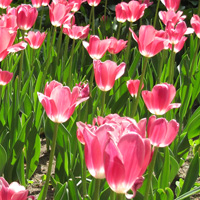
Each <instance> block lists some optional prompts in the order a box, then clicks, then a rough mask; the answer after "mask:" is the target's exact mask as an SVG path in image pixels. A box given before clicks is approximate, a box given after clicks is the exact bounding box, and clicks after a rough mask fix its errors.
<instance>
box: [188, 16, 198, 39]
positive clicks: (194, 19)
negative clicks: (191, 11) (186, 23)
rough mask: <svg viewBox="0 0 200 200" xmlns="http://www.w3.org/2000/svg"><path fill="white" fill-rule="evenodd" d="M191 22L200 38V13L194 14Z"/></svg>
mask: <svg viewBox="0 0 200 200" xmlns="http://www.w3.org/2000/svg"><path fill="white" fill-rule="evenodd" d="M190 23H191V25H192V28H193V29H194V32H195V33H196V35H197V37H198V38H200V17H199V16H198V15H193V17H192V18H191V20H190Z"/></svg>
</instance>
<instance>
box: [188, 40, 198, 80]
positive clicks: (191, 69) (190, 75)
mask: <svg viewBox="0 0 200 200" xmlns="http://www.w3.org/2000/svg"><path fill="white" fill-rule="evenodd" d="M199 46H200V40H199V39H198V42H197V47H196V51H195V52H194V56H193V58H192V64H191V66H190V72H189V78H190V79H191V78H192V73H193V70H194V62H195V59H196V56H197V53H198V51H199Z"/></svg>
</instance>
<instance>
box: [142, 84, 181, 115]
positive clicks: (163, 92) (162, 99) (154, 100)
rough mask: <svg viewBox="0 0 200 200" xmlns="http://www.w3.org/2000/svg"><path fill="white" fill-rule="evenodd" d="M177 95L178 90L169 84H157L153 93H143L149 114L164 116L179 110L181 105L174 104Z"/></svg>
mask: <svg viewBox="0 0 200 200" xmlns="http://www.w3.org/2000/svg"><path fill="white" fill-rule="evenodd" d="M175 95H176V89H175V87H174V86H173V85H171V84H168V83H162V84H157V85H155V86H154V87H153V89H152V91H151V92H150V91H146V90H145V91H142V97H143V100H144V103H145V104H146V106H147V109H148V110H149V112H151V113H152V114H155V115H163V114H165V113H166V112H167V111H169V110H171V109H173V108H179V107H180V106H181V104H180V103H172V104H171V102H172V100H173V99H174V97H175Z"/></svg>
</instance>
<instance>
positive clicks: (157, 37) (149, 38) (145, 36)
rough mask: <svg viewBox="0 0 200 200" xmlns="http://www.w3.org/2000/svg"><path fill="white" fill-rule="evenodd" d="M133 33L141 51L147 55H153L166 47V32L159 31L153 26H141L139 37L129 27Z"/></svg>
mask: <svg viewBox="0 0 200 200" xmlns="http://www.w3.org/2000/svg"><path fill="white" fill-rule="evenodd" d="M129 30H130V31H131V33H132V36H133V39H134V40H135V41H136V42H137V43H138V46H139V51H140V53H141V54H142V55H143V56H145V57H153V56H155V55H156V54H157V53H159V52H160V51H162V50H163V49H164V47H165V42H166V39H165V37H164V36H165V35H164V34H165V33H164V32H163V31H157V30H155V29H154V27H153V26H150V25H147V26H144V25H143V26H141V27H140V30H139V38H138V37H137V35H136V34H135V33H134V32H133V31H132V30H131V29H129Z"/></svg>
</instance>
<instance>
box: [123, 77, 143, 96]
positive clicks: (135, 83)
mask: <svg viewBox="0 0 200 200" xmlns="http://www.w3.org/2000/svg"><path fill="white" fill-rule="evenodd" d="M139 85H140V80H129V81H127V82H126V86H127V88H128V91H129V93H130V94H131V96H132V97H134V96H135V97H137V93H138V89H139ZM143 87H144V84H142V88H143Z"/></svg>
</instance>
